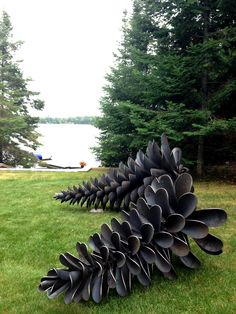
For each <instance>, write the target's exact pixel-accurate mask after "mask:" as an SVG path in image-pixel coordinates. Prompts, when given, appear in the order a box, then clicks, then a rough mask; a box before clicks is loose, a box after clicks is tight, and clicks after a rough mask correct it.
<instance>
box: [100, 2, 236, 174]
mask: <svg viewBox="0 0 236 314" xmlns="http://www.w3.org/2000/svg"><path fill="white" fill-rule="evenodd" d="M235 7H236V4H235V2H234V1H227V2H225V1H213V0H202V1H199V0H194V1H168V0H165V1H155V2H154V1H151V0H139V1H137V0H135V1H134V11H133V15H132V17H131V19H130V21H128V22H126V33H125V36H124V40H123V43H122V46H121V48H122V49H121V50H120V52H121V54H120V58H119V59H117V60H116V61H117V63H116V64H115V66H114V67H113V68H112V70H111V73H110V75H109V76H108V83H109V87H108V88H106V89H105V97H106V100H108V101H106V102H105V103H104V102H102V103H101V109H102V112H103V117H101V118H100V119H99V120H98V122H97V126H98V127H99V128H100V129H101V130H102V133H101V137H100V146H99V148H98V149H97V152H98V156H99V158H100V159H102V161H103V162H104V164H108V165H109V164H110V163H111V155H112V154H111V150H112V149H113V147H112V145H111V149H110V144H111V142H112V139H113V137H114V134H116V128H113V126H114V124H117V122H114V120H115V114H116V111H119V112H120V113H122V114H120V115H119V125H120V126H121V128H119V129H118V130H117V134H118V137H117V140H120V141H121V142H122V141H124V140H125V139H126V140H127V142H126V146H125V149H124V151H123V155H122V156H121V154H120V151H118V150H117V151H115V152H114V150H113V160H115V161H116V160H118V159H119V157H122V160H123V159H124V158H125V157H127V155H128V154H133V152H134V150H136V149H137V147H140V148H143V146H144V142H145V140H146V141H147V140H152V139H157V137H159V135H160V134H161V133H162V132H165V133H166V134H167V135H168V137H169V139H170V140H172V143H173V145H181V146H182V147H183V150H184V154H185V156H186V157H187V159H188V161H191V162H192V163H193V164H195V165H197V166H198V167H197V168H198V173H199V174H201V173H202V169H203V165H204V163H215V162H216V161H217V162H224V161H226V160H233V159H234V158H235V152H236V146H235V138H236V118H235V116H236V110H235V104H234V98H235V91H236V80H235V73H236V71H235V64H236V63H235V59H236V58H235V55H236V54H235V46H236V41H235V34H236V28H235V21H236V17H235V11H236V9H235ZM122 118H123V119H122ZM107 121H109V126H107V125H108V124H107V123H106V122H107ZM108 128H109V130H108ZM113 140H114V139H113ZM222 142H223V143H224V146H223V147H222V146H221V147H219V144H218V143H222ZM125 154H126V155H125ZM103 156H104V159H103Z"/></svg>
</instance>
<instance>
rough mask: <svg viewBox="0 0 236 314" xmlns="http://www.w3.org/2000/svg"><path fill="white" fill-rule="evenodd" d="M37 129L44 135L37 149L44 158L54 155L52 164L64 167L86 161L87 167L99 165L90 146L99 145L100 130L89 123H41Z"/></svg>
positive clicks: (76, 165)
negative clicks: (97, 138)
mask: <svg viewBox="0 0 236 314" xmlns="http://www.w3.org/2000/svg"><path fill="white" fill-rule="evenodd" d="M37 131H38V132H39V133H40V134H41V135H42V136H40V138H39V142H40V143H41V144H42V146H40V147H39V148H38V149H37V152H39V153H41V154H42V156H43V158H49V157H52V160H50V161H47V162H48V163H50V164H53V165H58V166H62V167H67V166H70V167H78V166H79V162H80V161H85V162H86V164H87V167H89V168H90V167H98V166H99V165H100V162H99V161H97V160H96V158H95V155H94V154H93V152H92V151H91V150H90V147H93V146H96V145H97V140H96V137H97V136H98V135H99V130H98V129H96V128H95V127H94V126H92V125H88V124H39V128H38V129H37Z"/></svg>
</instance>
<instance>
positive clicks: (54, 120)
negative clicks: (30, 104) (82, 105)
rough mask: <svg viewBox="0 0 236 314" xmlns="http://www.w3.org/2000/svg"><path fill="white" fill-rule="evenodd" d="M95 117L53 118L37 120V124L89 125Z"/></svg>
mask: <svg viewBox="0 0 236 314" xmlns="http://www.w3.org/2000/svg"><path fill="white" fill-rule="evenodd" d="M95 118H96V116H84V117H69V118H56V117H55V118H54V117H46V118H39V124H90V125H92V124H93V123H94V120H95Z"/></svg>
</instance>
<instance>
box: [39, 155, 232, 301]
mask: <svg viewBox="0 0 236 314" xmlns="http://www.w3.org/2000/svg"><path fill="white" fill-rule="evenodd" d="M172 152H173V151H172ZM178 155H179V154H178ZM163 156H165V155H164V153H163ZM178 160H179V159H178ZM178 162H179V161H178ZM175 165H177V163H175ZM159 169H160V168H159ZM171 169H172V172H170V174H161V175H159V176H158V177H154V178H152V181H151V182H149V185H148V184H147V186H145V187H144V190H143V193H142V194H143V196H142V197H138V198H137V201H136V203H135V204H134V203H132V204H131V206H130V207H131V209H130V211H129V212H128V211H122V220H121V221H118V220H117V219H116V218H113V219H112V220H111V226H108V225H107V224H103V225H102V226H101V232H100V233H99V234H98V233H95V234H93V235H92V236H90V238H89V241H88V244H89V246H90V248H91V250H92V251H91V250H90V251H89V250H88V247H87V245H86V244H84V243H79V242H78V243H77V244H76V249H77V252H78V257H75V256H73V255H71V254H70V253H65V254H63V255H60V262H61V264H62V265H63V266H64V268H63V269H57V268H54V269H51V270H50V271H49V272H48V274H47V275H46V276H45V277H43V278H42V279H41V283H40V285H39V291H47V295H48V297H49V298H55V297H57V296H58V295H60V294H61V293H64V301H65V303H70V302H72V301H75V302H79V301H81V300H85V301H87V300H89V298H90V297H91V298H92V299H93V300H94V301H95V302H96V303H100V302H101V300H102V298H104V297H106V296H108V294H109V291H110V290H111V289H115V290H116V292H117V293H118V295H120V296H126V295H127V294H128V293H129V292H130V291H131V288H132V281H133V279H134V278H135V277H136V278H137V279H138V281H139V282H140V284H141V285H143V286H148V285H149V284H150V282H151V275H152V272H153V271H154V270H155V269H158V270H159V272H161V273H162V274H163V276H164V277H166V278H168V279H175V278H176V273H175V270H174V265H173V261H174V259H173V256H174V255H175V256H177V257H178V258H179V260H180V261H181V262H182V264H183V265H184V266H186V267H188V268H191V269H196V268H198V267H199V266H200V261H199V259H198V258H197V257H196V256H195V255H194V254H193V252H192V251H191V247H190V244H189V238H192V239H193V240H194V241H195V242H196V243H197V245H198V246H199V247H200V248H201V249H202V250H203V251H204V252H206V253H208V254H212V255H217V254H220V253H222V247H223V243H222V241H221V240H220V239H218V238H217V237H215V236H213V235H211V234H210V233H209V228H210V227H217V226H219V225H221V224H223V223H224V222H225V221H226V219H227V215H226V213H225V211H224V210H222V209H219V208H208V209H203V210H197V197H196V196H195V195H194V194H193V193H192V191H193V181H192V177H191V175H190V174H188V173H186V172H184V173H179V172H178V173H176V172H174V171H173V168H171ZM160 170H161V169H160ZM165 172H167V171H166V170H165Z"/></svg>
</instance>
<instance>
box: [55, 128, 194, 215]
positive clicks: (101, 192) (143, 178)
mask: <svg viewBox="0 0 236 314" xmlns="http://www.w3.org/2000/svg"><path fill="white" fill-rule="evenodd" d="M181 157H182V152H181V149H180V148H177V147H175V148H174V149H173V150H172V151H171V150H170V147H169V143H168V140H167V137H166V136H165V135H164V134H163V135H162V136H161V148H159V146H158V145H157V144H156V142H155V141H153V142H149V143H148V147H147V151H146V154H144V153H143V152H142V151H139V152H138V153H137V156H136V159H135V161H134V160H133V159H132V158H128V161H127V165H125V164H124V163H122V162H121V163H120V164H119V168H118V169H112V170H110V171H109V172H108V173H107V174H106V175H103V176H102V177H101V178H99V179H97V178H96V179H92V180H91V181H90V182H84V183H83V184H82V185H79V186H78V187H76V186H74V187H73V188H69V189H68V190H67V191H62V192H60V193H57V194H56V195H55V196H54V198H55V199H57V200H60V201H61V202H67V201H69V202H70V204H75V203H78V204H79V203H80V205H81V206H83V205H84V204H85V203H86V206H87V207H90V206H91V205H93V206H94V207H95V208H96V209H97V208H98V207H99V206H101V207H102V208H103V209H105V208H106V204H107V203H109V208H110V209H113V208H115V209H121V207H123V208H124V209H128V208H129V204H130V202H134V203H135V202H136V201H137V199H138V198H139V197H142V196H143V192H144V189H145V187H147V186H148V185H149V184H150V183H151V182H152V180H153V179H154V178H155V177H159V176H161V175H163V174H165V173H167V174H169V175H170V176H171V178H172V179H174V180H175V179H176V178H177V177H178V176H179V175H180V174H181V173H184V172H187V171H188V169H187V168H186V167H184V166H183V165H182V164H181Z"/></svg>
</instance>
